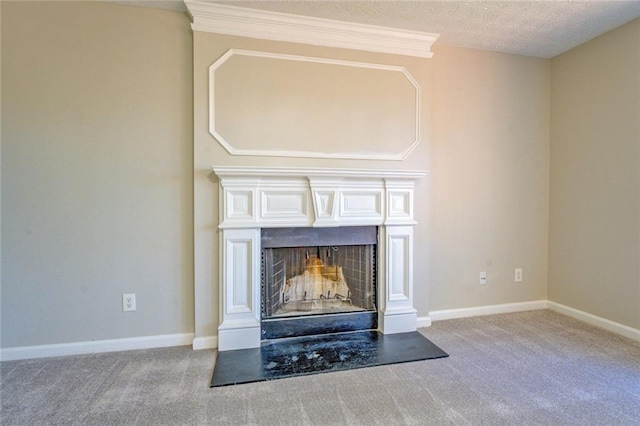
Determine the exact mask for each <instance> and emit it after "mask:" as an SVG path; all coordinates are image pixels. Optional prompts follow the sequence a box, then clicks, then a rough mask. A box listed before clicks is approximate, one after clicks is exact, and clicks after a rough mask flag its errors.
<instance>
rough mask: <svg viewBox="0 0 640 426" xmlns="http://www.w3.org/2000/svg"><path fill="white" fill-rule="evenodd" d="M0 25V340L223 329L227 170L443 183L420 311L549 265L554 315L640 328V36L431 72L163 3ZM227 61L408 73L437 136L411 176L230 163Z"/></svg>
mask: <svg viewBox="0 0 640 426" xmlns="http://www.w3.org/2000/svg"><path fill="white" fill-rule="evenodd" d="M1 10H2V14H1V19H2V25H1V31H2V33H1V35H2V70H1V71H2V72H1V74H0V79H1V81H0V84H1V86H2V89H3V90H2V117H1V118H2V123H1V124H2V127H1V135H0V136H1V138H2V140H1V141H2V145H1V147H0V148H1V169H0V171H1V182H2V191H1V196H2V200H1V201H2V204H1V206H2V212H1V213H2V228H1V234H0V235H1V241H0V243H1V248H2V252H1V258H2V263H1V280H2V281H1V283H2V294H1V295H2V300H1V308H2V311H1V321H2V347H5V348H7V347H14V346H28V345H42V344H49V343H64V342H77V341H86V340H100V339H111V338H124V337H135V336H145V335H157V334H171V333H188V332H193V331H195V333H196V336H198V337H208V336H213V335H215V334H216V333H217V325H218V311H217V307H218V285H217V284H218V257H217V256H218V234H217V223H218V211H217V209H218V193H217V181H216V180H215V178H214V176H213V175H212V172H211V166H213V165H272V166H298V167H344V168H389V169H413V170H416V169H418V170H419V169H422V170H429V175H428V177H427V178H425V179H424V180H422V181H420V182H419V184H418V186H417V187H416V194H417V203H416V218H417V219H418V221H419V222H420V224H419V225H418V226H417V228H416V234H415V244H416V249H417V251H416V253H417V255H416V259H415V260H416V271H415V279H416V283H415V295H414V296H415V306H416V308H417V309H418V315H420V316H426V315H428V314H429V312H430V311H435V310H443V309H455V308H465V307H472V306H482V305H491V304H499V303H510V302H523V301H531V300H540V299H545V298H547V259H548V261H549V271H548V272H549V273H548V276H549V297H550V298H551V299H552V300H554V301H556V302H559V303H563V304H567V305H569V306H572V307H575V308H577V309H582V310H585V311H587V312H590V313H592V314H595V315H600V316H603V317H605V318H608V319H611V320H614V321H619V322H622V323H624V324H627V325H631V326H634V327H639V326H640V319H639V317H638V315H640V314H639V313H638V312H640V310H639V309H638V308H639V307H640V306H639V305H640V303H639V300H640V294H639V293H640V284H639V282H638V270H637V268H638V266H637V265H638V260H639V259H638V248H639V242H640V230H639V229H638V228H640V226H639V225H638V201H640V200H639V199H638V198H639V197H640V195H639V193H638V190H637V189H638V183H639V179H638V178H639V176H638V174H639V173H640V167H639V166H640V164H639V162H638V161H639V160H640V157H639V156H638V139H639V138H638V136H639V135H640V131H639V130H638V121H639V117H638V98H639V97H640V89H639V87H640V77H639V75H640V72H639V71H640V69H639V66H638V62H639V61H640V59H639V57H640V50H639V48H638V39H639V38H640V37H638V34H639V33H640V29H639V26H640V24H639V23H638V21H635V22H634V23H632V24H628V25H627V26H625V27H623V28H621V29H618V30H615V31H613V32H612V33H609V34H607V35H605V36H603V37H600V38H598V39H596V40H594V41H592V42H590V43H588V44H586V45H584V46H582V47H579V48H577V49H574V50H572V51H570V52H568V53H566V54H564V55H562V56H560V57H558V58H556V59H554V60H552V61H549V60H542V59H533V58H526V57H519V56H513V55H505V54H499V53H491V52H484V51H477V50H469V49H460V48H452V47H444V46H436V47H435V49H434V50H435V56H434V58H433V59H419V58H410V57H406V56H397V55H388V54H377V53H367V52H358V51H351V50H343V49H333V48H323V47H317V46H308V45H302V44H295V43H284V42H270V41H261V40H254V39H248V38H242V37H230V36H221V35H213V34H205V33H199V32H197V33H195V34H192V33H191V31H190V29H189V19H188V17H187V16H186V15H185V14H180V13H177V12H170V11H162V10H154V9H148V8H134V7H127V6H122V5H109V4H103V3H85V2H74V3H53V2H47V3H30V2H25V3H12V2H2V6H1ZM230 47H235V48H242V49H251V50H263V51H269V52H279V53H290V54H298V55H307V56H319V57H327V58H336V59H345V60H350V61H361V62H372V63H382V64H390V65H399V66H404V67H406V68H407V69H408V70H409V72H410V73H411V74H412V75H413V76H414V78H416V80H417V81H418V83H419V84H420V86H421V87H422V90H423V92H422V94H423V97H422V135H421V139H422V143H421V144H420V145H419V146H418V147H417V148H416V149H415V150H414V151H413V152H412V153H411V154H410V155H409V156H408V157H407V158H406V159H405V160H404V161H372V160H366V161H364V160H338V159H331V160H329V159H313V158H281V157H268V158H267V157H246V156H242V157H241V156H232V155H229V154H228V153H227V151H225V150H224V149H223V148H222V147H221V146H220V145H219V144H218V143H217V142H216V141H215V139H213V137H212V136H211V135H209V133H208V129H207V111H208V108H207V102H208V100H207V86H208V83H207V68H208V66H209V65H210V64H211V63H212V62H213V61H214V60H215V59H216V58H218V57H219V56H221V55H222V54H223V53H224V52H225V51H226V50H227V49H228V48H230ZM550 94H551V95H550ZM550 106H551V107H550ZM550 117H551V119H550ZM194 123H195V130H194ZM249 124H250V123H249ZM550 140H551V148H550V143H549V141H550ZM327 147H328V148H331V141H327ZM550 149H551V151H550ZM549 157H551V161H550V160H549ZM549 173H551V180H549ZM549 187H551V191H550V193H551V201H549ZM549 204H550V206H549ZM549 209H550V212H551V213H550V214H549ZM602 218H605V219H604V220H603V219H602ZM548 224H550V225H548ZM548 235H550V237H548ZM548 240H549V241H548ZM194 265H195V268H194ZM516 267H522V268H523V269H524V281H523V283H519V284H516V283H514V282H513V269H514V268H516ZM479 271H486V272H487V273H488V283H487V285H486V286H480V285H479V284H478V272H479ZM194 274H195V275H194ZM194 286H195V287H194ZM124 292H135V293H136V294H137V297H138V310H137V311H136V312H135V313H123V312H122V311H121V295H122V293H124ZM194 293H195V299H194ZM212 306H213V309H210V307H212Z"/></svg>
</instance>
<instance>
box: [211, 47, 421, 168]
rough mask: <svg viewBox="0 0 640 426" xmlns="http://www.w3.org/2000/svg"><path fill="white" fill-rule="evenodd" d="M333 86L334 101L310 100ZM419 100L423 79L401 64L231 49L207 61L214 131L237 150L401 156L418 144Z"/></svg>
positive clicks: (327, 155) (350, 156)
mask: <svg viewBox="0 0 640 426" xmlns="http://www.w3.org/2000/svg"><path fill="white" fill-rule="evenodd" d="M247 58H252V59H247ZM256 58H258V59H256ZM232 59H234V62H235V61H240V60H244V61H248V60H251V61H252V63H251V64H250V65H249V64H243V66H240V64H238V63H234V62H230V61H231V60H232ZM253 61H259V62H255V63H253ZM273 61H281V62H282V61H284V62H282V63H281V64H278V65H277V66H276V65H275V62H273ZM295 63H303V64H306V65H305V66H311V67H313V68H312V69H313V71H314V72H311V69H307V68H305V70H308V71H309V72H304V71H302V70H300V69H298V68H296V67H295V66H294V65H293V64H295ZM227 67H231V69H228V68H227ZM234 67H238V69H236V68H234ZM261 67H262V68H261ZM321 67H331V68H321ZM329 69H331V71H332V72H333V73H335V76H334V77H332V78H329V76H328V71H327V70H329ZM354 69H356V70H358V71H357V72H359V73H360V74H358V75H357V76H356V75H354ZM231 70H236V72H231ZM267 70H268V71H267ZM287 73H289V74H287ZM374 73H375V74H374ZM239 74H243V75H244V80H242V82H238V81H235V80H236V79H239V78H241V77H239ZM283 75H284V76H283ZM287 75H289V76H290V78H286V76H287ZM299 76H300V77H299ZM298 77H299V78H300V79H301V80H300V81H296V82H292V81H293V80H297V79H298ZM358 77H362V78H358ZM381 79H383V81H384V82H386V85H385V84H381V81H380V80H381ZM249 82H250V83H249ZM287 84H291V87H289V86H287ZM283 85H284V86H283ZM283 87H286V88H287V89H288V90H287V89H283ZM318 87H323V88H326V90H323V91H319V92H318ZM345 88H348V92H346V91H345ZM307 91H308V92H309V93H306V92H307ZM289 92H295V93H292V94H291V95H290V96H287V94H288V93H289ZM328 93H335V94H336V95H335V96H332V97H329V98H328V100H327V99H325V100H322V102H325V103H331V104H332V107H331V108H319V107H318V105H320V104H322V102H321V103H318V102H310V99H317V98H318V97H322V96H328V95H327V94H328ZM347 93H348V95H347ZM383 95H384V96H383ZM342 96H344V97H346V98H345V99H341V97H342ZM420 104H421V88H420V86H419V84H418V82H417V81H416V80H415V79H414V78H413V76H412V75H411V74H410V73H409V72H408V71H407V70H406V68H404V67H400V66H393V65H384V64H373V63H366V62H355V61H345V60H339V59H327V58H320V57H309V56H297V55H286V54H279V53H271V52H258V51H251V50H240V49H230V50H228V51H227V52H226V53H225V54H224V55H222V56H221V57H220V58H218V59H217V60H216V61H215V62H214V63H213V64H211V66H210V67H209V133H210V134H211V135H212V136H213V137H214V138H215V139H216V140H217V141H218V143H220V145H221V146H222V147H223V148H224V149H225V150H226V151H227V152H229V154H231V155H243V156H266V157H309V158H341V159H362V160H390V161H400V160H403V159H404V158H406V157H407V156H408V155H409V154H410V153H411V152H412V151H413V150H414V149H415V148H416V146H417V145H418V144H419V143H420V132H421V130H420V129H421V125H420V123H421V112H420V110H421V106H420ZM323 105H324V104H323ZM318 108H319V109H318ZM343 110H344V111H343ZM251 111H255V112H254V113H252V112H251ZM258 111H259V112H260V113H258ZM266 112H268V113H266ZM345 117H349V120H345ZM294 123H295V124H296V125H292V124H294ZM372 129H373V130H372ZM374 130H375V131H374ZM318 135H322V137H320V136H318ZM314 138H318V140H317V141H316V140H314Z"/></svg>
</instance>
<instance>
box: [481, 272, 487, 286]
mask: <svg viewBox="0 0 640 426" xmlns="http://www.w3.org/2000/svg"><path fill="white" fill-rule="evenodd" d="M486 283H487V273H486V272H484V271H483V272H480V284H481V285H484V284H486Z"/></svg>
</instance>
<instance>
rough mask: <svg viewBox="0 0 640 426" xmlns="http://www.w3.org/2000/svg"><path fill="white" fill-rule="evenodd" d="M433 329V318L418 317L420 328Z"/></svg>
mask: <svg viewBox="0 0 640 426" xmlns="http://www.w3.org/2000/svg"><path fill="white" fill-rule="evenodd" d="M424 327H431V317H430V316H429V315H427V316H426V317H418V328H424Z"/></svg>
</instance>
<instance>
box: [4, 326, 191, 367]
mask: <svg viewBox="0 0 640 426" xmlns="http://www.w3.org/2000/svg"><path fill="white" fill-rule="evenodd" d="M193 337H194V334H193V333H181V334H162V335H158V336H143V337H130V338H125V339H110V340H93V341H89V342H73V343H59V344H54V345H38V346H19V347H15V348H3V349H2V350H0V359H2V361H14V360H18V359H32V358H47V357H54V356H67V355H82V354H93V353H99V352H117V351H130V350H135V349H152V348H164V347H169V346H186V345H190V344H191V343H192V342H193V340H194V339H193Z"/></svg>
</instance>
